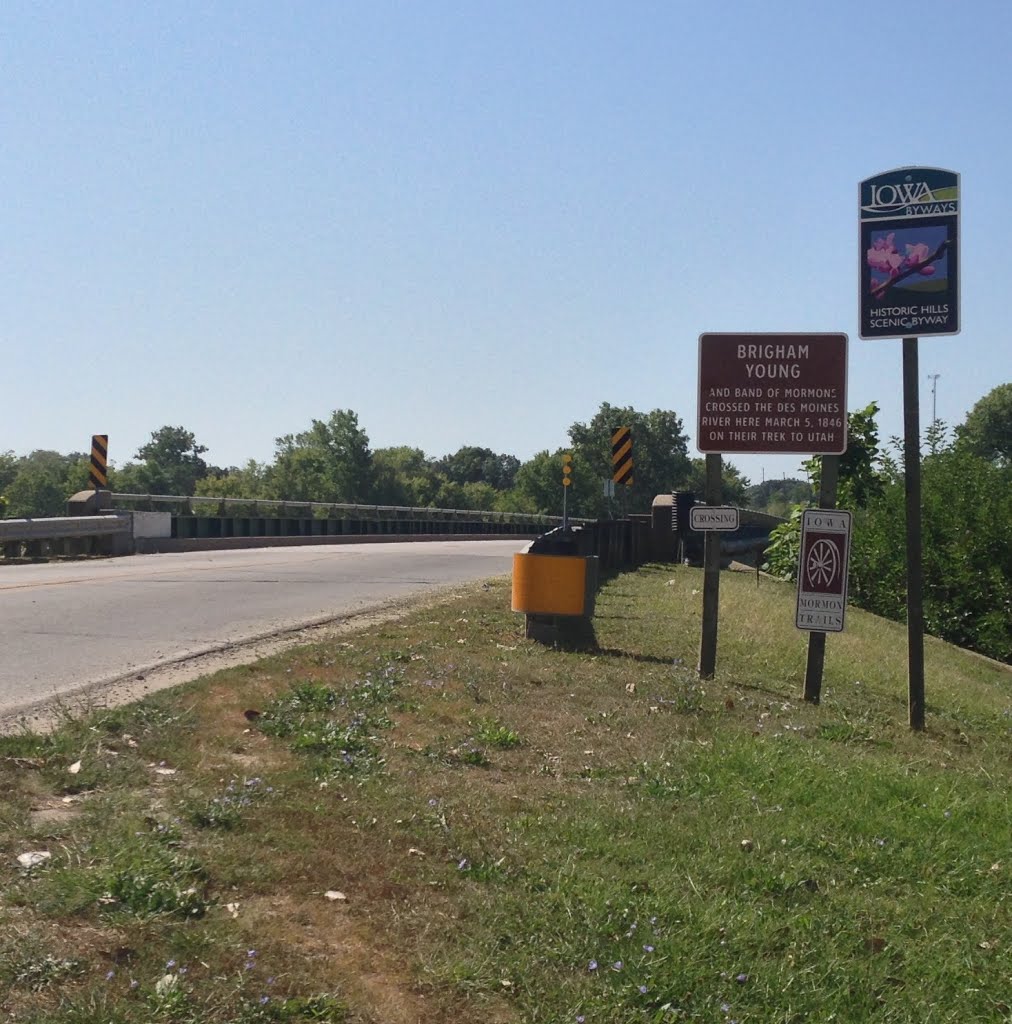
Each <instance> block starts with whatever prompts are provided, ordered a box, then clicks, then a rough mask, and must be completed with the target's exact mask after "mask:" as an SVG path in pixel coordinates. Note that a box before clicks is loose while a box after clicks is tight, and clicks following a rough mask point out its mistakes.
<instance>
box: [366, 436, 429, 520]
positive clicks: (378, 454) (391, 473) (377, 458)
mask: <svg viewBox="0 0 1012 1024" xmlns="http://www.w3.org/2000/svg"><path fill="white" fill-rule="evenodd" d="M372 470H373V500H374V501H375V502H376V503H377V504H378V505H401V506H408V507H410V508H429V507H433V506H435V504H436V501H435V497H436V493H437V491H438V490H439V485H440V480H441V478H440V476H439V474H438V473H437V472H436V470H435V467H434V465H433V463H432V461H431V460H430V459H429V458H428V457H427V456H426V454H425V452H423V451H422V449H421V448H411V447H409V446H407V445H402V446H400V447H396V448H377V449H376V450H375V451H374V452H373V453H372Z"/></svg>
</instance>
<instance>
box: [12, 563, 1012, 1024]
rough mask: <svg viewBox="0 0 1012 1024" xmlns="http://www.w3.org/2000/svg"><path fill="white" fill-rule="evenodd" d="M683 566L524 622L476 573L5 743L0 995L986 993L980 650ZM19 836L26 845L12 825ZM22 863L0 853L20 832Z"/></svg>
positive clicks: (1002, 951)
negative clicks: (805, 607)
mask: <svg viewBox="0 0 1012 1024" xmlns="http://www.w3.org/2000/svg"><path fill="white" fill-rule="evenodd" d="M701 588H702V574H701V573H700V572H699V571H697V570H694V569H690V568H685V567H681V566H679V567H670V566H648V567H646V568H644V569H642V570H640V571H639V572H637V573H633V574H627V575H622V576H619V577H616V578H615V579H613V580H611V581H610V582H608V583H607V584H606V585H605V587H604V588H603V590H602V592H601V594H600V595H599V598H598V605H597V615H596V617H595V620H594V625H595V629H596V634H597V648H596V649H595V650H592V651H585V652H576V651H556V650H550V649H546V648H544V647H540V646H537V645H535V644H533V643H531V642H529V641H527V640H525V639H523V624H522V619H521V617H520V616H516V615H513V614H511V613H510V611H509V610H508V608H509V583H508V581H504V580H497V581H493V582H491V583H490V584H488V585H486V586H485V587H484V588H479V587H475V588H467V589H461V590H460V591H458V592H457V593H456V594H455V596H454V597H453V598H452V599H450V600H448V601H447V602H446V603H444V604H441V605H439V606H438V607H435V608H425V609H422V610H419V611H417V612H414V613H412V614H410V615H408V616H406V617H405V618H403V619H401V620H398V621H396V622H392V623H386V624H383V625H380V626H375V627H372V628H369V629H367V630H365V631H364V632H361V633H358V634H353V635H348V636H346V637H343V638H341V639H335V640H332V641H327V642H324V643H320V644H316V645H313V646H309V647H305V648H300V649H298V650H296V651H293V652H288V653H286V654H284V655H280V656H278V657H275V658H271V659H268V660H266V661H263V662H260V663H258V664H256V665H252V666H247V667H245V668H237V669H231V670H228V671H224V672H221V673H218V674H216V675H214V676H211V677H209V678H206V679H203V680H200V681H199V682H196V683H193V684H189V685H187V686H183V687H180V688H177V689H176V690H172V691H166V692H162V693H159V694H156V695H154V696H152V697H150V698H148V699H146V700H144V701H142V702H141V703H139V704H136V705H132V706H129V707H124V708H118V709H114V710H108V711H99V712H96V713H95V714H93V715H91V716H90V717H89V718H87V719H82V720H78V721H68V722H67V723H65V725H64V726H63V727H62V728H60V729H58V730H57V731H55V732H53V733H52V734H48V735H44V736H43V735H34V734H24V735H20V736H14V737H6V738H2V739H0V784H2V796H0V854H2V863H0V883H2V886H3V895H2V898H0V1006H2V1008H3V1010H4V1011H5V1013H6V1014H7V1015H8V1019H10V1020H12V1021H21V1022H28V1021H31V1022H38V1024H50V1022H52V1024H56V1022H61V1024H92V1022H103V1024H105V1022H110V1024H118V1022H122V1024H135V1022H137V1024H141V1022H145V1024H147V1022H163V1021H164V1022H171V1024H191V1022H192V1024H196V1022H207V1024H255V1022H272V1021H330V1022H354V1024H366V1022H375V1024H399V1022H405V1024H408V1022H410V1024H428V1022H432V1024H435V1022H447V1024H455V1022H465V1021H466V1022H471V1021H483V1022H489V1024H508V1022H514V1021H516V1022H527V1021H530V1022H561V1024H567V1022H581V1021H582V1022H585V1024H592V1022H593V1024H604V1022H607V1024H625V1022H669V1021H671V1022H674V1021H712V1022H724V1024H727V1022H729V1021H738V1022H741V1024H744V1022H745V1021H755V1022H760V1021H761V1022H770V1021H782V1022H794V1021H819V1022H822V1021H829V1020H833V1021H853V1022H858V1021H860V1022H865V1021H869V1020H882V1021H889V1022H897V1021H909V1022H911V1024H913V1022H917V1024H925V1022H935V1021H938V1022H941V1021H953V1022H955V1021H960V1022H965V1021H1003V1020H1005V1021H1007V1020H1012V1009H1010V1003H1012V997H1010V996H1009V993H1010V992H1012V952H1010V951H1012V946H1010V945H1009V942H1010V940H1009V938H1008V935H1009V912H1010V906H1009V903H1010V899H1009V893H1010V881H1009V879H1010V870H1012V860H1010V859H1009V851H1010V849H1012V817H1010V813H1009V801H1008V792H1009V789H1010V785H1009V783H1010V778H1009V776H1010V760H1009V739H1010V732H1012V694H1010V691H1009V684H1010V682H1012V675H1010V673H1009V671H1008V669H1007V668H1005V667H1003V666H999V665H995V664H993V663H989V662H987V661H985V660H982V659H980V658H977V657H974V656H972V655H968V654H966V653H964V652H961V651H958V650H955V649H953V648H950V647H947V646H945V645H943V644H940V643H936V642H933V641H930V640H929V641H928V643H927V647H926V664H927V694H928V730H927V732H926V733H925V734H912V733H911V732H910V731H909V730H908V729H907V728H906V725H905V722H906V696H905V689H906V664H905V656H906V647H905V630H904V627H902V626H897V625H895V624H892V623H888V622H885V621H883V620H880V619H876V618H874V617H872V616H869V615H866V614H863V613H861V612H859V611H856V610H854V609H851V610H850V611H849V612H848V632H847V633H845V634H842V635H839V636H836V635H834V636H830V638H829V640H828V643H827V655H826V673H825V682H824V687H823V695H824V700H823V703H822V705H821V706H820V707H811V706H808V705H805V704H804V703H803V702H802V701H801V700H800V699H799V695H800V692H801V689H802V683H803V677H804V666H805V651H806V641H807V637H806V636H805V635H804V634H800V633H798V632H796V631H795V630H794V628H793V591H791V590H789V589H787V588H784V587H782V586H780V585H777V584H774V583H772V582H769V581H766V580H763V581H761V583H760V585H759V586H758V587H757V586H756V580H755V578H754V577H752V576H749V575H745V574H742V575H738V574H724V576H723V577H722V582H721V628H720V642H719V649H718V671H717V678H716V679H715V680H713V681H708V682H706V683H704V684H701V683H700V682H699V681H698V680H697V679H696V676H695V672H694V665H695V660H696V652H697V647H698V642H699V618H700V604H701V595H700V593H699V591H700V590H701ZM31 855H34V856H31ZM19 857H20V858H21V861H20V862H19V860H18V859H17V858H19Z"/></svg>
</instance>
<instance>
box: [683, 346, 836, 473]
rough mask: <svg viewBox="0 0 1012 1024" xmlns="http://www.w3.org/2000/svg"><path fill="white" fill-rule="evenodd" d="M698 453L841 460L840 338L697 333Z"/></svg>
mask: <svg viewBox="0 0 1012 1024" xmlns="http://www.w3.org/2000/svg"><path fill="white" fill-rule="evenodd" d="M696 423H697V431H696V447H697V448H698V449H699V451H701V452H704V453H706V454H710V455H721V454H724V453H746V454H747V453H760V454H761V453H764V452H772V453H775V454H785V455H842V454H843V453H844V452H845V451H846V450H847V335H846V334H701V335H700V336H699V406H698V413H697V419H696Z"/></svg>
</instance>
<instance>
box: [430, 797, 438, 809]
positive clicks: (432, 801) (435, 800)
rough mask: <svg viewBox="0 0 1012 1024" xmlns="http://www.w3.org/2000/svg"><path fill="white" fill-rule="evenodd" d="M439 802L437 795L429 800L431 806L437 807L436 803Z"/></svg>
mask: <svg viewBox="0 0 1012 1024" xmlns="http://www.w3.org/2000/svg"><path fill="white" fill-rule="evenodd" d="M438 803H439V801H438V800H437V799H436V798H435V797H433V798H432V799H431V800H430V801H429V806H430V807H435V806H436V805H437V804H438Z"/></svg>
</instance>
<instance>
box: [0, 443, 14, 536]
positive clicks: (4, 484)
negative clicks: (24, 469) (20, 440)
mask: <svg viewBox="0 0 1012 1024" xmlns="http://www.w3.org/2000/svg"><path fill="white" fill-rule="evenodd" d="M17 475H18V460H17V458H16V457H15V455H14V452H10V451H8V452H0V519H2V518H3V517H4V516H5V515H6V514H7V506H8V502H7V497H6V492H7V488H8V487H10V485H11V484H12V483H13V482H14V478H15V477H16V476H17Z"/></svg>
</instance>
